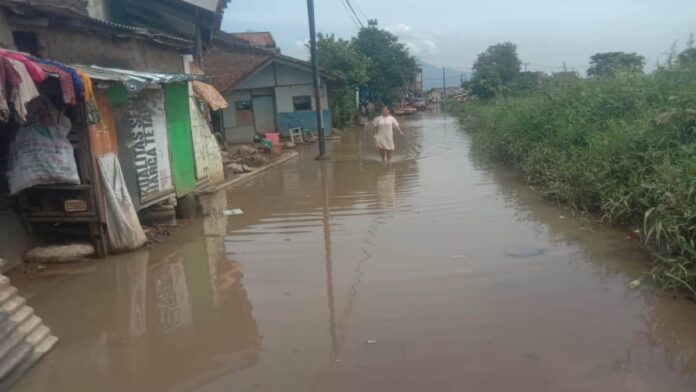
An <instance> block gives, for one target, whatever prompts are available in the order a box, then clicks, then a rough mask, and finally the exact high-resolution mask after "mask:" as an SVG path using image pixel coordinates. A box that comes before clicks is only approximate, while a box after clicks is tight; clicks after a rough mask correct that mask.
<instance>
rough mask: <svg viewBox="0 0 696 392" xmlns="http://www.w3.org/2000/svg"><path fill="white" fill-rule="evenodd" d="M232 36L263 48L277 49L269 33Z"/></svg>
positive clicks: (235, 34)
mask: <svg viewBox="0 0 696 392" xmlns="http://www.w3.org/2000/svg"><path fill="white" fill-rule="evenodd" d="M230 35H231V36H233V37H235V38H239V39H241V40H243V41H246V42H248V43H250V44H252V45H256V46H259V47H261V48H266V49H272V48H275V47H276V42H275V40H274V39H273V35H272V34H271V33H269V32H267V31H264V32H258V33H252V32H250V33H231V34H230Z"/></svg>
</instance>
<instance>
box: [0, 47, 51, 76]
mask: <svg viewBox="0 0 696 392" xmlns="http://www.w3.org/2000/svg"><path fill="white" fill-rule="evenodd" d="M0 57H5V58H8V59H11V60H17V61H19V62H21V63H22V64H24V66H25V67H27V72H29V75H31V79H32V80H33V81H34V82H35V83H41V82H43V81H44V80H46V78H47V77H48V75H46V73H45V72H44V71H43V70H42V69H41V68H39V66H37V65H36V64H34V62H33V61H32V60H31V59H29V58H28V57H27V56H24V55H22V54H20V53H15V52H8V51H5V50H0Z"/></svg>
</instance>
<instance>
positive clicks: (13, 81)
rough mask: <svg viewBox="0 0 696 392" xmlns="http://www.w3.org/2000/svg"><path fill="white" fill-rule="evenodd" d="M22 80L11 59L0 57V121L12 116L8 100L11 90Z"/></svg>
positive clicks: (5, 120)
mask: <svg viewBox="0 0 696 392" xmlns="http://www.w3.org/2000/svg"><path fill="white" fill-rule="evenodd" d="M21 82H22V77H21V76H20V75H19V74H18V73H17V71H16V70H15V69H14V67H13V66H12V64H11V63H10V60H8V59H7V58H5V57H0V122H7V120H8V119H9V118H10V107H9V106H8V102H9V101H10V98H11V92H12V90H14V89H15V88H16V87H17V86H18V85H19V84H20V83H21Z"/></svg>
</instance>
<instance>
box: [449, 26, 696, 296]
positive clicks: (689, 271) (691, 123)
mask: <svg viewBox="0 0 696 392" xmlns="http://www.w3.org/2000/svg"><path fill="white" fill-rule="evenodd" d="M693 41H694V40H693V39H689V41H688V44H687V48H686V49H685V50H684V51H682V52H681V53H677V52H676V51H675V50H673V51H672V54H671V55H670V56H669V58H668V59H667V62H666V63H665V64H663V65H658V66H657V67H656V69H655V70H654V71H652V72H650V73H649V74H645V73H644V72H643V65H644V64H643V62H644V59H643V57H641V56H639V55H636V54H632V53H622V52H613V53H600V54H597V55H595V56H593V57H592V59H591V63H590V64H591V67H590V69H589V70H588V72H587V75H588V76H587V77H586V78H581V77H580V75H578V74H576V73H574V72H563V73H559V74H556V75H546V74H540V73H536V75H535V73H531V74H530V73H524V72H520V61H519V59H517V54H516V51H515V46H514V45H513V44H510V43H506V44H501V45H496V46H494V47H491V48H489V50H488V51H486V52H485V53H483V54H481V55H480V56H479V60H478V61H477V63H476V64H475V66H474V69H475V75H474V77H473V78H472V81H471V82H470V84H469V85H468V87H469V89H470V90H471V91H472V94H474V95H475V96H476V97H477V98H475V99H473V100H471V101H469V102H466V103H451V104H449V105H448V110H450V111H451V112H452V113H454V114H456V115H458V116H459V117H460V118H461V119H462V121H464V122H465V123H466V126H467V130H468V131H469V132H470V133H471V134H472V137H473V140H474V146H475V148H476V149H477V150H478V151H480V152H481V153H483V154H484V155H485V156H486V157H488V158H490V159H492V160H495V161H500V162H505V163H508V164H510V165H512V166H514V167H515V168H516V169H518V170H519V172H520V173H521V174H522V175H523V176H524V178H525V179H526V180H527V181H528V182H529V183H531V184H535V185H538V186H540V187H542V188H543V189H544V192H545V194H546V195H547V196H548V197H549V198H552V199H554V200H558V201H561V202H565V203H568V204H570V205H572V206H574V207H576V208H578V209H581V210H585V211H590V212H595V213H597V212H598V213H600V214H601V216H602V217H603V219H604V220H605V221H606V222H608V223H611V224H616V225H625V226H629V227H631V228H632V229H634V230H636V231H637V233H638V234H639V235H640V238H641V239H642V241H643V243H644V244H645V245H647V247H648V248H649V249H650V250H651V251H652V253H653V255H654V258H655V260H656V263H655V265H654V268H652V271H651V274H650V276H651V277H652V278H653V279H654V280H655V281H657V282H659V283H660V284H661V286H663V287H665V288H680V289H687V290H689V291H691V292H692V293H693V294H695V295H696V244H695V241H696V48H695V47H694V42H693ZM511 73H512V76H510V75H511Z"/></svg>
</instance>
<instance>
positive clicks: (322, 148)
mask: <svg viewBox="0 0 696 392" xmlns="http://www.w3.org/2000/svg"><path fill="white" fill-rule="evenodd" d="M307 15H308V16H309V49H310V52H311V54H312V74H313V77H314V102H315V107H316V112H317V132H318V134H319V156H318V157H317V159H328V157H327V156H326V139H325V138H324V116H323V113H322V112H323V111H322V107H321V81H320V78H319V59H318V58H317V32H316V26H315V23H314V0H307Z"/></svg>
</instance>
